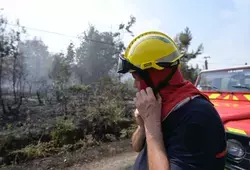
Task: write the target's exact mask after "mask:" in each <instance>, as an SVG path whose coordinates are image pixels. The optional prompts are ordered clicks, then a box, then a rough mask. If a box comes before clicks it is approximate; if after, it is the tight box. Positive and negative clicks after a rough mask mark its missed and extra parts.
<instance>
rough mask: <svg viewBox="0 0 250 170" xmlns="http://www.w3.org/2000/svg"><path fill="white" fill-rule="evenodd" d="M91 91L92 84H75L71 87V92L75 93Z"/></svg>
mask: <svg viewBox="0 0 250 170" xmlns="http://www.w3.org/2000/svg"><path fill="white" fill-rule="evenodd" d="M90 91H91V86H90V85H73V86H71V87H69V92H71V93H74V94H79V93H90Z"/></svg>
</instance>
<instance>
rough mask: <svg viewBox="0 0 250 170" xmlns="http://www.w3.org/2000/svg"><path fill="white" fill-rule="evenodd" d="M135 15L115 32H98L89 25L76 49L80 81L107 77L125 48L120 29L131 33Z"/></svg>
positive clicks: (85, 81) (77, 71) (86, 81)
mask: <svg viewBox="0 0 250 170" xmlns="http://www.w3.org/2000/svg"><path fill="white" fill-rule="evenodd" d="M135 21H136V19H135V17H133V16H131V17H130V21H129V22H128V23H127V24H126V25H125V24H120V25H119V29H118V30H117V31H116V32H99V31H98V30H97V29H96V28H95V27H94V26H90V27H89V29H88V30H87V31H85V32H84V33H83V36H82V37H81V44H80V47H79V48H77V50H76V58H77V68H76V75H78V77H79V79H80V82H81V83H91V82H94V81H97V80H99V79H100V78H103V77H109V76H110V73H111V71H112V70H113V69H114V68H115V66H116V64H117V58H118V56H119V55H121V53H122V51H123V50H124V49H125V46H124V43H123V41H122V40H121V31H124V30H125V31H126V32H128V33H130V34H131V35H133V34H132V31H131V30H130V28H131V27H132V25H133V24H134V23H135Z"/></svg>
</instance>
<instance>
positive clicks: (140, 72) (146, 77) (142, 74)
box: [135, 64, 178, 96]
mask: <svg viewBox="0 0 250 170" xmlns="http://www.w3.org/2000/svg"><path fill="white" fill-rule="evenodd" d="M170 68H172V71H171V73H170V74H169V75H168V76H167V77H166V78H165V79H164V80H163V81H161V82H160V83H159V84H158V85H157V86H156V87H155V85H154V83H153V81H152V80H151V78H150V76H149V72H148V71H147V70H141V69H139V68H138V69H136V70H135V71H136V73H137V74H138V75H139V76H140V77H141V78H142V79H143V80H144V81H145V83H146V84H147V86H148V87H151V88H152V89H153V92H154V94H155V96H156V95H157V94H158V93H159V92H160V90H161V89H163V88H164V87H166V86H169V85H170V84H169V81H170V80H171V78H172V77H173V75H174V73H175V72H176V71H177V68H178V64H176V65H174V66H171V67H170Z"/></svg>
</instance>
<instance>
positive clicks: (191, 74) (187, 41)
mask: <svg viewBox="0 0 250 170" xmlns="http://www.w3.org/2000/svg"><path fill="white" fill-rule="evenodd" d="M192 39H193V36H192V33H191V31H190V29H189V28H188V27H186V28H185V29H184V31H182V32H181V33H179V34H177V36H176V37H175V42H176V43H177V45H178V47H179V49H180V51H181V53H182V54H183V55H184V56H183V57H182V59H181V71H182V74H183V76H184V78H185V79H187V80H189V81H191V82H193V83H194V82H195V80H196V77H197V75H198V71H199V67H198V66H196V67H195V68H194V67H193V66H189V65H188V64H189V63H188V62H189V61H190V60H192V59H195V58H197V57H198V56H199V55H201V54H202V53H203V50H204V48H203V45H202V44H200V45H199V46H198V47H197V49H196V51H193V50H192V51H191V52H190V51H189V47H190V45H191V41H192Z"/></svg>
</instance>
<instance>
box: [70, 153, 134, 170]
mask: <svg viewBox="0 0 250 170" xmlns="http://www.w3.org/2000/svg"><path fill="white" fill-rule="evenodd" d="M136 156H137V153H135V152H126V153H122V154H118V155H116V156H113V157H109V158H104V159H101V160H98V161H94V162H91V163H88V164H78V165H74V166H72V167H70V168H68V170H110V169H112V170H132V169H133V164H134V161H135V159H136Z"/></svg>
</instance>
